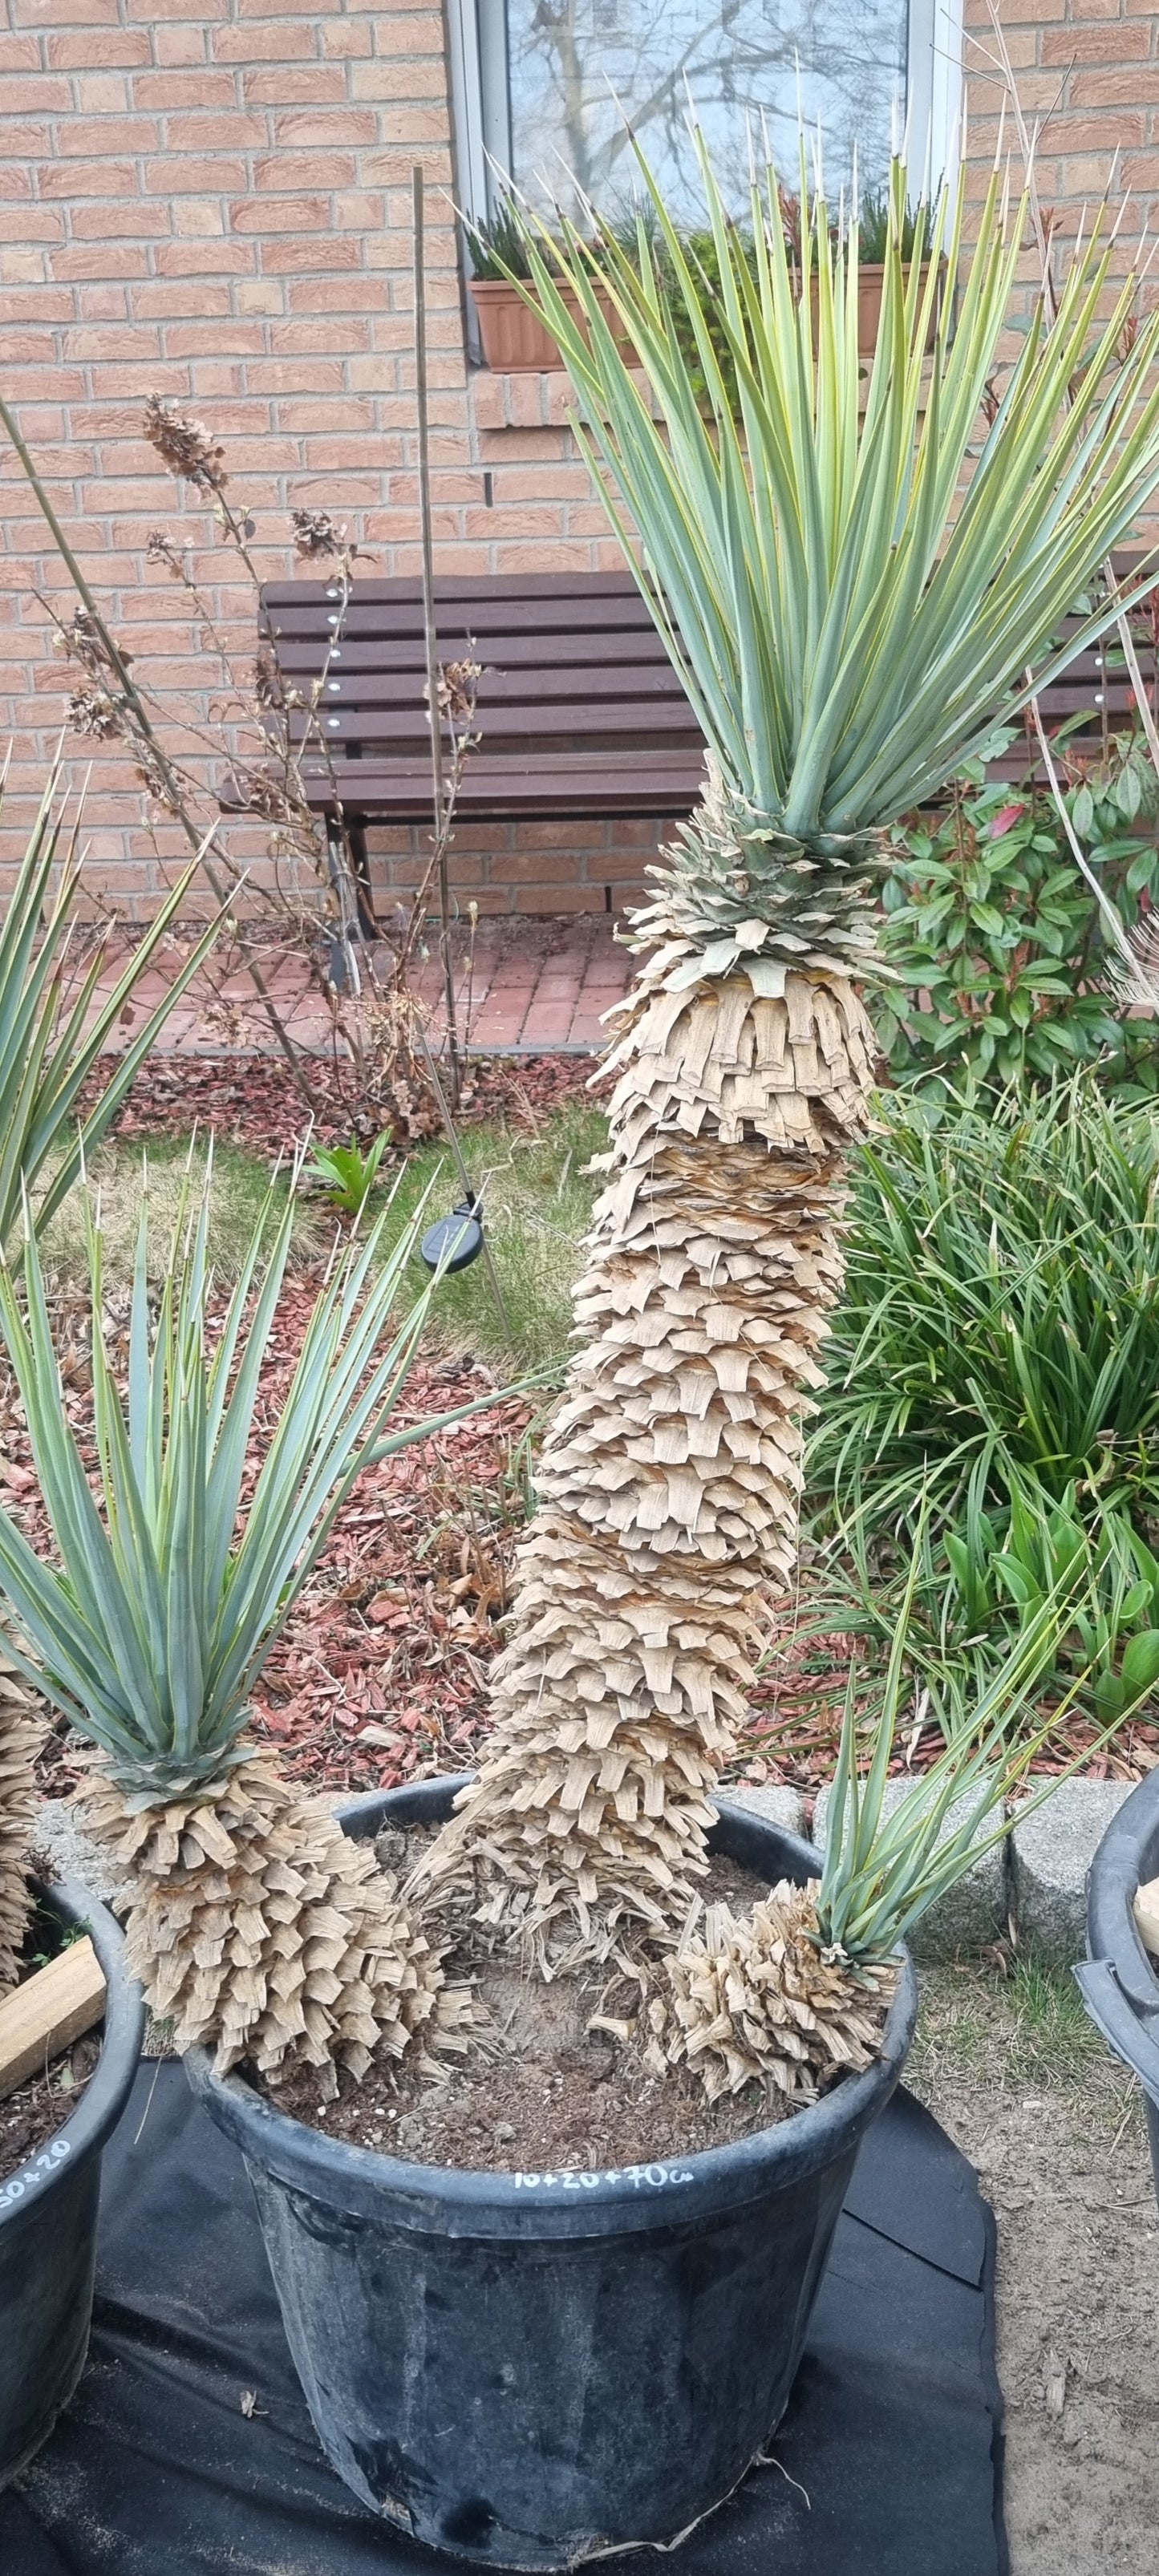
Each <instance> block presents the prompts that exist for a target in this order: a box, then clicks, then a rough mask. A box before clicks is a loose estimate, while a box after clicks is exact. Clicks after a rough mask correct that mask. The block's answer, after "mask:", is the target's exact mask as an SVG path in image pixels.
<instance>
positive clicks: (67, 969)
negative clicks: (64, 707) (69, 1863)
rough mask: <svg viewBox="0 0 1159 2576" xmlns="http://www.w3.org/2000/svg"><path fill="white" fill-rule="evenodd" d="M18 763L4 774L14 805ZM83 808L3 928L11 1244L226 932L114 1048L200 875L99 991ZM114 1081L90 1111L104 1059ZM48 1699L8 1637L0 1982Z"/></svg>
mask: <svg viewBox="0 0 1159 2576" xmlns="http://www.w3.org/2000/svg"><path fill="white" fill-rule="evenodd" d="M6 774H7V763H5V765H4V770H3V772H0V809H2V807H3V800H4V786H5V778H6ZM80 824H81V814H80V811H79V809H77V810H76V811H75V812H74V815H73V819H72V821H71V823H69V821H68V817H67V809H66V800H65V798H64V796H63V795H62V793H61V787H60V777H59V772H57V771H54V772H53V774H52V776H51V777H50V779H49V782H48V785H47V787H46V789H45V792H44V796H43V798H42V800H41V806H40V811H39V813H38V815H37V817H36V820H35V823H34V824H33V827H32V833H31V836H30V838H29V842H28V846H27V849H26V850H25V853H24V857H23V859H22V860H21V862H20V865H19V867H18V869H17V871H16V879H15V883H14V885H13V887H12V891H11V893H10V895H9V897H8V900H7V904H6V906H5V912H4V920H3V925H2V927H0V1243H6V1242H7V1241H8V1238H9V1236H10V1234H11V1232H12V1229H13V1226H14V1225H15V1223H16V1221H17V1220H18V1218H19V1217H20V1214H21V1211H22V1209H23V1208H24V1207H25V1206H26V1205H28V1204H31V1207H32V1212H33V1222H34V1223H35V1224H36V1225H37V1226H38V1227H39V1226H42V1225H44V1224H45V1223H46V1222H47V1220H48V1218H49V1217H50V1216H52V1215H53V1213H54V1211H55V1210H56V1209H57V1208H58V1207H59V1206H60V1204H61V1201H62V1199H63V1198H64V1197H65V1196H66V1194H67V1192H68V1191H69V1190H70V1189H71V1188H72V1185H73V1183H74V1181H75V1180H76V1177H77V1173H78V1172H79V1170H80V1167H81V1161H82V1157H83V1155H84V1153H85V1152H86V1150H87V1151H88V1152H90V1153H91V1151H92V1149H93V1147H94V1146H95V1145H96V1144H98V1143H99V1141H100V1139H101V1137H102V1136H103V1135H104V1134H105V1133H106V1132H107V1129H108V1128H109V1126H110V1124H111V1122H112V1120H113V1119H114V1118H115V1116H116V1114H117V1111H118V1109H119V1108H120V1106H121V1103H122V1101H123V1100H124V1098H125V1095H126V1093H127V1091H128V1089H129V1086H130V1084H131V1083H132V1081H133V1080H134V1078H135V1076H136V1074H137V1073H138V1072H139V1070H140V1067H141V1065H142V1064H143V1062H144V1060H145V1057H146V1056H147V1055H148V1054H149V1052H150V1050H151V1049H152V1047H153V1046H154V1044H155V1042H156V1039H157V1036H158V1034H159V1031H160V1029H161V1027H162V1026H163V1023H164V1021H165V1019H166V1017H167V1014H168V1013H169V1011H170V1010H171V1009H172V1006H173V1004H174V1002H175V1001H177V1000H178V998H179V996H180V995H181V994H182V993H183V992H184V991H185V989H186V986H187V985H188V984H189V982H190V980H191V978H192V977H193V976H194V975H195V974H196V973H197V971H198V968H199V967H200V966H201V965H202V964H203V962H204V959H205V957H206V955H207V953H208V951H209V949H210V947H211V945H212V943H213V940H214V937H215V936H216V926H211V927H210V928H209V929H208V930H207V931H206V932H205V934H204V936H203V938H202V939H200V940H198V941H194V942H192V943H191V945H190V948H189V950H188V953H187V955H186V957H185V958H184V961H183V962H182V964H181V965H180V967H179V968H178V970H177V972H176V973H175V974H174V977H173V981H172V983H171V985H170V987H169V990H168V991H167V993H166V994H165V995H164V996H163V998H162V1000H161V1001H160V1002H159V1003H157V1004H156V1006H155V1008H154V1009H153V1010H151V1011H148V1012H146V1013H145V1015H144V1017H143V1018H142V1020H141V1022H140V1025H139V1026H138V1027H137V1028H135V1029H134V1031H133V1033H132V1035H131V1037H130V1038H129V1040H128V1043H127V1044H126V1045H125V1046H124V1047H123V1049H122V1050H121V1052H119V1053H118V1054H117V1055H115V1056H109V1055H106V1054H105V1053H104V1050H105V1048H106V1047H107V1046H108V1044H109V1041H110V1039H111V1038H113V1037H114V1036H120V1035H121V1034H122V1033H123V1029H124V1023H125V1018H126V1013H127V1011H128V1007H129V1005H130V1003H131V1001H132V998H133V995H134V992H135V991H136V989H137V987H138V986H139V984H140V981H141V978H142V976H144V975H146V974H148V973H149V972H150V971H151V970H152V968H153V966H154V963H155V960H156V955H157V951H158V948H159V946H160V945H161V943H162V942H163V941H164V939H165V937H166V934H167V933H168V931H169V930H170V929H171V927H172V925H173V922H174V919H175V918H176V916H177V915H178V913H179V911H180V909H181V906H182V904H183V902H184V900H185V897H186V895H187V893H188V890H189V885H190V882H191V879H192V877H193V874H194V869H193V868H190V869H189V870H188V871H187V873H186V874H185V875H184V876H183V877H182V878H181V880H180V882H179V884H178V885H176V886H175V887H174V888H173V890H172V892H171V893H170V894H169V895H168V896H167V897H166V900H165V902H164V903H163V904H162V905H161V906H160V909H159V911H158V912H157V914H156V915H155V917H154V919H153V921H152V922H151V923H150V924H149V927H148V928H147V930H146V931H145V932H144V934H143V936H142V938H141V939H140V940H139V941H138V942H137V943H136V945H135V946H134V948H133V950H132V952H131V954H130V956H129V958H128V961H127V962H126V963H125V964H124V965H123V966H122V969H121V971H120V973H119V975H117V976H115V977H114V978H113V980H112V982H111V984H110V985H108V986H107V987H106V989H105V991H104V992H103V993H102V992H101V990H100V979H101V973H102V969H103V967H104V965H105V960H106V949H107V944H108V943H107V940H106V941H98V942H97V943H96V944H95V945H94V946H93V948H92V951H91V953H90V954H89V955H88V957H87V960H86V962H85V963H84V964H83V966H78V968H77V970H76V972H75V974H74V973H72V967H73V958H72V955H71V953H70V943H71V942H72V941H73V940H74V939H75V936H76V932H77V915H78V910H79V905H80V901H81V897H82V895H83V890H84V888H83V858H82V857H81V855H80V852H79V847H78V844H79V833H80ZM98 1064H102V1066H103V1073H104V1080H103V1082H102V1085H101V1089H100V1091H99V1094H98V1096H97V1098H96V1099H95V1100H94V1101H91V1102H90V1104H89V1106H88V1108H87V1109H85V1110H83V1111H82V1093H83V1090H84V1087H85V1084H86V1082H87V1081H88V1079H89V1077H90V1076H91V1074H92V1073H93V1071H94V1069H95V1067H96V1066H97V1065H98ZM36 1706H37V1703H36V1702H35V1700H33V1699H32V1698H30V1696H29V1693H28V1691H27V1690H26V1689H25V1688H24V1686H23V1684H22V1683H20V1682H19V1681H18V1680H17V1679H16V1677H15V1674H14V1672H13V1671H12V1669H11V1667H10V1666H9V1664H8V1660H7V1658H6V1656H5V1655H4V1652H3V1639H2V1637H0V1991H2V1990H3V1987H4V1986H5V1984H6V1983H10V1982H11V1981H12V1980H13V1979H14V1978H15V1975H16V1963H17V1961H18V1959H19V1955H20V1949H21V1944H22V1941H23V1937H24V1933H25V1930H26V1929H27V1925H28V1923H29V1921H30V1919H31V1914H32V1894H31V1889H30V1887H29V1883H28V1843H29V1835H30V1830H31V1826H32V1820H33V1816H34V1813H35V1804H36V1798H35V1785H34V1780H33V1771H32V1765H33V1760H34V1757H35V1753H36V1750H37V1747H38V1744H39V1742H40V1738H41V1735H42V1732H43V1729H42V1727H41V1725H40V1723H39V1720H38V1718H37V1715H36Z"/></svg>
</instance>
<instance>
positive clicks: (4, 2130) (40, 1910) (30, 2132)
mask: <svg viewBox="0 0 1159 2576" xmlns="http://www.w3.org/2000/svg"><path fill="white" fill-rule="evenodd" d="M65 1946H66V1943H65V1933H64V1927H63V1925H62V1924H61V1922H60V1918H59V1916H58V1915H56V1914H54V1913H52V1912H51V1910H50V1909H49V1908H47V1907H46V1906H43V1905H39V1906H38V1907H37V1909H36V1912H35V1914H34V1915H33V1918H32V1922H31V1924H30V1925H29V1930H28V1938H27V1941H26V1943H25V1951H24V1959H25V1965H24V1971H23V1974H22V1975H21V1977H20V1978H19V1979H18V1980H17V1986H16V1992H17V1993H19V1991H20V1987H21V1986H22V1985H23V1983H24V1982H25V1978H26V1977H34V1976H35V1975H36V1973H37V1971H38V1970H39V1969H40V1968H43V1967H44V1966H45V1965H46V1964H47V1962H48V1960H50V1959H55V1958H57V1957H59V1955H60V1952H61V1950H62V1949H63V1948H64V1947H65ZM74 2029H75V2024H74ZM103 2030H104V2020H103V2016H102V2018H101V2020H100V2021H98V2022H97V2023H95V2024H94V2025H93V2027H92V2029H90V2030H88V2031H86V2032H84V2033H82V2034H81V2035H80V2036H79V2037H76V2038H73V2039H72V2040H70V2041H68V2042H66V2043H63V2044H61V2045H59V2046H54V2047H53V2049H52V2053H51V2056H46V2058H45V2059H44V2061H43V2063H42V2064H41V2065H39V2066H37V2067H36V2068H35V2069H34V2070H33V2072H32V2073H31V2074H30V2075H26V2076H25V2077H24V2080H23V2082H22V2083H20V2084H17V2085H15V2086H14V2088H13V2090H12V2091H11V2092H10V2093H6V2094H4V2095H3V2096H2V2097H0V2183H4V2182H7V2181H8V2178H9V2176H10V2175H11V2174H14V2173H15V2171H16V2169H17V2166H18V2165H22V2164H24V2163H25V2162H26V2161H27V2159H28V2157H29V2156H34V2155H37V2154H38V2153H39V2151H40V2149H41V2148H42V2147H46V2146H47V2145H48V2143H49V2141H50V2139H51V2138H53V2137H55V2135H56V2132H57V2130H58V2129H63V2127H64V2125H65V2122H66V2120H71V2118H72V2115H73V2112H74V2111H75V2110H76V2107H77V2104H78V2102H79V2101H80V2100H81V2098H82V2096H83V2093H84V2089H85V2086H86V2084H87V2083H88V2081H89V2077H90V2076H91V2075H92V2074H93V2072H94V2069H95V2067H96V2064H97V2060H98V2058H99V2057H100V2053H101V2040H102V2035H103Z"/></svg>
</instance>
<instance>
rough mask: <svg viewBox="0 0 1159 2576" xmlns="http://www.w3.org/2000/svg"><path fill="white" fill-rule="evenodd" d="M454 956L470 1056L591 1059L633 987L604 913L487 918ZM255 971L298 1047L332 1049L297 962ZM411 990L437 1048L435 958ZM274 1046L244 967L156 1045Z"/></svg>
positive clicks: (170, 1048)
mask: <svg viewBox="0 0 1159 2576" xmlns="http://www.w3.org/2000/svg"><path fill="white" fill-rule="evenodd" d="M455 955H456V975H455V984H456V1002H457V1010H458V1016H459V1025H460V1032H462V1030H463V1028H464V1026H465V1027H466V1028H467V1029H468V1033H469V1042H470V1045H471V1047H472V1049H475V1050H477V1051H478V1052H480V1053H486V1054H503V1055H508V1054H514V1055H519V1054H522V1055H549V1054H550V1055H555V1054H561V1053H565V1054H586V1053H591V1052H592V1051H593V1050H595V1049H596V1048H598V1047H599V1046H601V1045H602V1044H603V1042H604V1040H605V1038H606V1036H607V1031H606V1030H605V1029H604V1028H602V1026H601V1022H602V1018H603V1014H604V1012H605V1011H607V1010H608V1009H610V1007H611V1005H612V1003H613V1002H617V1001H618V1000H619V999H620V996H621V994H623V993H624V992H625V991H626V989H627V986H628V984H629V982H630V980H631V959H630V957H629V956H628V954H627V952H626V950H625V949H623V948H620V947H617V946H616V944H615V942H614V940H613V936H612V923H611V920H610V919H607V918H606V917H605V916H604V915H602V914H588V915H584V914H580V915H578V916H577V915H575V914H565V915H563V916H562V917H560V918H551V919H544V918H542V917H540V916H527V915H524V916H511V915H508V916H503V917H500V918H490V919H484V920H482V921H481V922H480V923H479V925H478V928H477V931H476V935H475V941H474V947H473V951H472V948H471V944H470V941H469V936H468V934H467V933H466V931H465V930H464V931H461V932H457V933H456V938H455ZM262 964H263V971H264V973H265V978H266V982H267V984H268V986H269V988H270V991H271V993H272V995H273V998H274V1001H275V1003H276V1005H277V1008H278V1010H279V1011H280V1013H281V1015H282V1018H283V1019H284V1020H285V1023H286V1025H287V1027H288V1029H289V1030H290V1033H291V1035H292V1036H293V1038H294V1039H295V1041H296V1043H297V1044H298V1045H299V1046H301V1047H305V1048H313V1047H317V1048H324V1047H325V1046H327V1045H328V1043H329V1039H330V1021H329V1017H328V1014H327V1011H326V1007H325V1004H324V1002H323V1001H322V999H321V997H320V995H319V994H318V993H317V992H316V991H315V989H314V987H313V986H312V984H311V981H310V977H309V973H308V970H307V968H306V967H305V965H304V964H303V962H302V960H301V959H300V958H297V957H294V956H292V955H287V954H285V953H281V954H274V955H270V956H266V957H264V958H263V960H262ZM109 971H110V973H111V972H112V971H114V970H113V969H112V968H110V970H109ZM167 981H168V977H167V975H166V973H165V972H164V970H163V969H158V970H157V971H156V972H151V973H150V974H149V975H148V976H146V978H145V979H144V983H143V985H142V986H141V988H140V1008H141V1009H148V1008H150V1007H151V1006H152V1004H153V1003H154V1002H155V1001H157V1000H158V999H159V998H160V995H161V993H162V992H163V991H164V988H165V985H166V983H167ZM414 984H415V989H416V990H417V992H418V994H419V995H420V997H421V999H422V1000H423V1001H424V1002H425V1003H426V1005H427V1007H428V1009H429V1012H430V1019H429V1023H428V1026H429V1032H430V1036H431V1040H432V1043H433V1042H435V1041H437V1039H438V1037H439V1035H440V1034H441V1031H442V1027H443V1008H442V973H441V968H440V965H439V960H438V956H437V953H436V952H434V951H432V952H431V953H430V954H429V955H428V956H427V958H426V959H425V961H424V962H423V963H422V965H421V967H420V969H419V972H418V973H417V975H416V976H415V978H414ZM126 1034H128V1032H126ZM273 1044H274V1039H273V1036H272V1033H271V1031H270V1028H269V1024H268V1022H267V1020H266V1018H265V1015H264V1012H263V1011H262V1009H261V1006H260V1004H259V1003H258V1002H257V1001H256V999H255V996H254V990H253V986H252V984H251V982H250V979H249V976H248V975H247V974H246V972H245V970H244V969H239V970H236V971H233V972H231V973H230V974H229V975H228V976H226V977H225V978H224V979H222V978H220V977H218V976H215V975H214V974H213V972H212V969H210V970H209V971H207V972H206V973H205V974H203V975H202V976H200V977H199V978H198V979H197V980H196V982H195V983H194V984H193V985H192V986H191V987H190V990H189V992H188V993H187V994H186V995H185V996H184V997H183V999H182V1000H181V1001H180V1002H179V1003H178V1004H177V1005H176V1007H175V1008H174V1010H173V1012H172V1014H171V1016H170V1018H169V1020H168V1022H167V1023H166V1027H165V1029H164V1031H163V1033H162V1036H161V1039H160V1045H161V1047H162V1048H163V1049H164V1050H165V1051H167V1052H168V1053H171V1054H182V1055H220V1054H222V1053H224V1052H226V1051H228V1050H230V1049H238V1050H249V1049H253V1050H254V1051H255V1052H260V1053H265V1052H266V1051H267V1050H268V1049H270V1048H271V1047H272V1046H273Z"/></svg>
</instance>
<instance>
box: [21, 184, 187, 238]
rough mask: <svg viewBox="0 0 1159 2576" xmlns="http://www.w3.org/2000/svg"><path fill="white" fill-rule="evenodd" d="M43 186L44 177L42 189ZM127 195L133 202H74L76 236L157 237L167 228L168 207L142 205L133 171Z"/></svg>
mask: <svg viewBox="0 0 1159 2576" xmlns="http://www.w3.org/2000/svg"><path fill="white" fill-rule="evenodd" d="M43 186H44V183H43V179H42V181H41V191H42V193H43ZM60 193H61V195H62V196H63V195H65V194H67V191H66V190H64V189H62V190H61V192H60ZM125 197H131V198H132V199H133V202H132V203H131V204H126V203H125V202H124V200H123V199H121V200H119V201H118V203H117V204H116V205H108V204H105V205H100V206H82V205H77V204H76V203H75V202H74V203H73V205H72V208H71V212H70V215H69V222H70V225H71V228H72V233H73V238H74V240H76V241H102V242H103V241H123V240H126V239H132V240H134V241H156V240H157V239H158V236H159V235H161V234H164V233H165V232H166V231H167V229H168V227H167V224H166V220H165V212H164V208H163V207H161V206H143V205H141V203H140V202H139V200H138V199H137V197H136V192H135V190H134V189H133V187H132V174H131V173H130V185H129V187H128V188H127V189H126V190H125Z"/></svg>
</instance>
